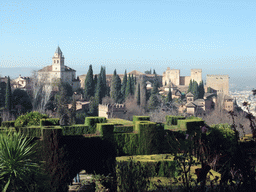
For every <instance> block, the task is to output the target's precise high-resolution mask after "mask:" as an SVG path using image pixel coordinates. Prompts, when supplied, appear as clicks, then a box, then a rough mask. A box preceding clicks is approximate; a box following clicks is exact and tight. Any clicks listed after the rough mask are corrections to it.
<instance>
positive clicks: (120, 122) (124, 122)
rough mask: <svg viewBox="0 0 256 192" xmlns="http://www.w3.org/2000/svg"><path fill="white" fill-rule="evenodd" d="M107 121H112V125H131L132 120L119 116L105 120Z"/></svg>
mask: <svg viewBox="0 0 256 192" xmlns="http://www.w3.org/2000/svg"><path fill="white" fill-rule="evenodd" d="M107 121H108V123H113V124H114V125H125V126H131V125H133V122H132V121H128V120H125V119H119V118H111V119H108V120H107Z"/></svg>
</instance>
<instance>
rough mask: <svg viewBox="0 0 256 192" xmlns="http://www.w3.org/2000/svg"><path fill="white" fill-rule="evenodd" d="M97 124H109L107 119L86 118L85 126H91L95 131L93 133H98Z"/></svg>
mask: <svg viewBox="0 0 256 192" xmlns="http://www.w3.org/2000/svg"><path fill="white" fill-rule="evenodd" d="M97 123H107V119H106V117H86V118H85V121H84V124H85V125H87V126H89V127H90V129H92V130H94V132H93V133H95V131H96V125H97Z"/></svg>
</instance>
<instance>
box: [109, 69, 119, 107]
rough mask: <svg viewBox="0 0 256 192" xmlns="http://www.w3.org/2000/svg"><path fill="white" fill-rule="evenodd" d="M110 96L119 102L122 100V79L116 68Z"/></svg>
mask: <svg viewBox="0 0 256 192" xmlns="http://www.w3.org/2000/svg"><path fill="white" fill-rule="evenodd" d="M110 97H111V98H112V99H113V100H114V101H115V102H116V103H119V102H120V101H121V79H120V77H119V75H117V73H116V69H115V71H114V75H113V77H112V81H111V87H110Z"/></svg>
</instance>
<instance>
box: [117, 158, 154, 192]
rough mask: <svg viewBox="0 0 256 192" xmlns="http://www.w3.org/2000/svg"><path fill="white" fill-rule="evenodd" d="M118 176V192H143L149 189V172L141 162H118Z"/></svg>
mask: <svg viewBox="0 0 256 192" xmlns="http://www.w3.org/2000/svg"><path fill="white" fill-rule="evenodd" d="M116 176H117V188H118V191H141V192H143V191H147V189H148V187H149V183H150V182H149V176H150V174H149V171H148V169H147V168H146V167H145V166H143V165H141V163H140V162H139V161H138V162H135V161H132V160H129V161H121V162H117V166H116Z"/></svg>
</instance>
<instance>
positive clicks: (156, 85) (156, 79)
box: [151, 73, 159, 94]
mask: <svg viewBox="0 0 256 192" xmlns="http://www.w3.org/2000/svg"><path fill="white" fill-rule="evenodd" d="M158 88H159V82H158V78H157V74H156V73H155V77H154V81H153V89H152V92H151V93H152V94H158Z"/></svg>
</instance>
